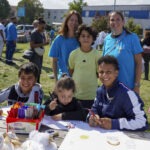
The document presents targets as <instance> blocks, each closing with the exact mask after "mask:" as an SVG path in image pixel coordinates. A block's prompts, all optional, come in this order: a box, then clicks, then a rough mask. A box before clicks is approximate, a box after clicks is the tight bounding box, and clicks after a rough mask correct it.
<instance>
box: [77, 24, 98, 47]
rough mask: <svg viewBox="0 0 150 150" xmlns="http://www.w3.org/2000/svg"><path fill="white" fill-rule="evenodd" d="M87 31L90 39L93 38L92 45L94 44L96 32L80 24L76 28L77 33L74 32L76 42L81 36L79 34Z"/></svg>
mask: <svg viewBox="0 0 150 150" xmlns="http://www.w3.org/2000/svg"><path fill="white" fill-rule="evenodd" d="M83 30H84V31H87V32H88V33H89V34H90V35H92V37H93V43H92V44H94V41H95V40H96V37H97V34H98V33H97V32H96V30H94V29H93V28H92V27H91V26H87V25H85V24H81V25H80V26H79V27H78V30H77V32H76V37H77V39H78V41H79V38H80V35H81V32H82V31H83Z"/></svg>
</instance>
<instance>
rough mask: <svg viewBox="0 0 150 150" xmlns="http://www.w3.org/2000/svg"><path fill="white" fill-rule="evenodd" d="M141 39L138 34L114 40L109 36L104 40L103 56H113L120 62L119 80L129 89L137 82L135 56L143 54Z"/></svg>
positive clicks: (121, 36)
mask: <svg viewBox="0 0 150 150" xmlns="http://www.w3.org/2000/svg"><path fill="white" fill-rule="evenodd" d="M142 51H143V50H142V47H141V45H140V41H139V38H138V36H137V35H136V34H134V33H131V34H127V33H126V31H123V32H122V34H121V35H120V36H119V37H117V38H113V37H112V36H111V34H109V35H108V36H107V37H106V38H105V40H104V46H103V56H105V55H112V56H114V57H116V58H117V60H118V62H119V75H118V79H119V81H121V82H122V83H124V84H125V85H126V86H127V87H129V88H131V89H133V88H134V82H135V59H134V55H136V54H139V53H142Z"/></svg>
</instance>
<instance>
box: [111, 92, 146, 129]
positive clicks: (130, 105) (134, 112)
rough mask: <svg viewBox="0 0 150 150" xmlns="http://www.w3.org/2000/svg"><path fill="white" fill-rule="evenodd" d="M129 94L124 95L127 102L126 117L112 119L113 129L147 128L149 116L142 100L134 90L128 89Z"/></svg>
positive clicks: (125, 105) (125, 106)
mask: <svg viewBox="0 0 150 150" xmlns="http://www.w3.org/2000/svg"><path fill="white" fill-rule="evenodd" d="M127 94H128V95H127V96H125V97H124V99H125V103H124V105H123V109H124V111H125V114H126V117H124V118H118V119H112V129H119V130H146V129H147V118H146V114H145V112H144V110H143V103H142V101H140V98H139V97H138V96H137V95H136V94H135V93H134V92H133V91H128V93H127Z"/></svg>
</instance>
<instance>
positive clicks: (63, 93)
mask: <svg viewBox="0 0 150 150" xmlns="http://www.w3.org/2000/svg"><path fill="white" fill-rule="evenodd" d="M75 90H76V88H75V83H74V81H73V79H72V78H70V77H67V76H65V77H62V78H60V80H58V81H57V83H56V86H55V89H54V92H53V93H52V94H51V96H50V99H49V100H47V101H46V102H45V105H46V107H45V114H46V115H49V116H52V118H53V119H54V120H82V121H85V119H86V114H85V112H84V110H83V109H82V106H81V105H80V103H79V102H78V101H77V100H76V98H74V92H75Z"/></svg>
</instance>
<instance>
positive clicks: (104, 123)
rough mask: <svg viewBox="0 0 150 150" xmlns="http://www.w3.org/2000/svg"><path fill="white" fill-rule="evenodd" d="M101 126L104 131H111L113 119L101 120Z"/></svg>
mask: <svg viewBox="0 0 150 150" xmlns="http://www.w3.org/2000/svg"><path fill="white" fill-rule="evenodd" d="M99 126H100V127H101V128H104V129H111V128H112V123H111V119H110V118H100V119H99Z"/></svg>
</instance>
